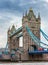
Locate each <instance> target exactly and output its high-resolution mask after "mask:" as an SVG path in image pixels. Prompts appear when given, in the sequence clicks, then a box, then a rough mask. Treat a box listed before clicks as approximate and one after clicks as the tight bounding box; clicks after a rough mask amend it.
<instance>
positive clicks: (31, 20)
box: [8, 8, 48, 61]
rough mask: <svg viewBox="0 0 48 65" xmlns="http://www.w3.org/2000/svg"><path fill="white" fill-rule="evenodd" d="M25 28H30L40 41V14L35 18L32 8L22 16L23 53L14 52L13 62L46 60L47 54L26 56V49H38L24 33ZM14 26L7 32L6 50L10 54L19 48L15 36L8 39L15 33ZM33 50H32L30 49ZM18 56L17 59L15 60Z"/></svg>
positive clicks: (25, 32) (17, 39) (47, 58)
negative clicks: (31, 47)
mask: <svg viewBox="0 0 48 65" xmlns="http://www.w3.org/2000/svg"><path fill="white" fill-rule="evenodd" d="M26 26H28V27H29V28H30V30H31V31H32V32H33V34H34V35H35V36H37V37H38V38H39V39H40V27H41V18H40V14H38V17H36V16H35V14H34V12H33V10H32V8H30V9H29V11H28V12H26V13H25V15H23V18H22V31H21V32H22V33H23V47H22V49H23V51H24V53H22V54H20V53H19V52H15V57H14V60H22V61H27V60H29V61H30V60H48V54H43V55H42V54H39V55H38V54H34V55H29V54H28V49H29V48H30V46H31V45H33V46H36V48H37V49H38V45H40V43H39V44H38V45H36V44H35V43H34V41H33V40H32V39H31V37H30V36H29V35H28V33H27V31H26ZM15 31H16V29H15V26H14V25H13V26H12V28H11V29H9V30H8V45H9V46H8V48H9V50H10V54H11V53H12V50H15V49H16V48H19V38H17V37H16V35H17V34H16V35H14V36H12V37H11V38H10V37H9V36H10V34H12V33H13V32H15ZM32 50H33V49H32ZM16 55H17V56H18V59H17V58H16V57H17V56H16ZM11 60H13V59H12V58H11Z"/></svg>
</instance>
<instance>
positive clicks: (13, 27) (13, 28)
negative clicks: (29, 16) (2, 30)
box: [11, 24, 16, 33]
mask: <svg viewBox="0 0 48 65" xmlns="http://www.w3.org/2000/svg"><path fill="white" fill-rule="evenodd" d="M15 30H16V28H15V26H14V24H13V25H12V28H11V33H13V32H14V31H15Z"/></svg>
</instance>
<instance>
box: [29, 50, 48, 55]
mask: <svg viewBox="0 0 48 65" xmlns="http://www.w3.org/2000/svg"><path fill="white" fill-rule="evenodd" d="M28 53H29V54H30V55H31V54H48V50H47V51H45V50H43V51H28Z"/></svg>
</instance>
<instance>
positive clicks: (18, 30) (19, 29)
mask: <svg viewBox="0 0 48 65" xmlns="http://www.w3.org/2000/svg"><path fill="white" fill-rule="evenodd" d="M21 30H22V27H20V28H18V29H17V30H16V31H15V32H14V33H13V34H11V35H10V36H9V37H12V36H14V35H15V34H17V33H18V32H20V31H21Z"/></svg>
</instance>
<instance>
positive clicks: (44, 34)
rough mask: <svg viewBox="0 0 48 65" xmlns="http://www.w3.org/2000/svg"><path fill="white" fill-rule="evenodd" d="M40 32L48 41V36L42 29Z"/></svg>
mask: <svg viewBox="0 0 48 65" xmlns="http://www.w3.org/2000/svg"><path fill="white" fill-rule="evenodd" d="M40 32H41V33H42V35H43V36H44V38H45V39H46V40H47V41H48V36H47V35H46V33H44V32H43V31H42V30H41V29H40Z"/></svg>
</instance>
